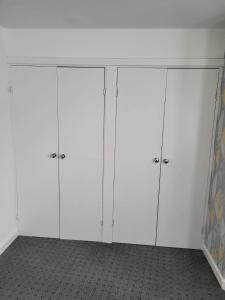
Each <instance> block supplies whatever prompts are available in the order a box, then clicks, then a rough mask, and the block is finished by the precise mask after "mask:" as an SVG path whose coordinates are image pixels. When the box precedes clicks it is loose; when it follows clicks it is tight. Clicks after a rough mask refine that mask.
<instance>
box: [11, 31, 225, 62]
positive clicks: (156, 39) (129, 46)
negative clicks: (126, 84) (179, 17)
mask: <svg viewBox="0 0 225 300" xmlns="http://www.w3.org/2000/svg"><path fill="white" fill-rule="evenodd" d="M7 33H8V38H7V43H6V52H7V55H8V56H20V57H92V58H94V57H95V58H96V57H97V58H223V57H224V49H225V30H223V29H215V30H212V29H211V30H207V29H185V30H183V29H173V30H172V29H166V30H162V29H156V30H155V29H154V30H150V29H143V30H135V29H129V30H124V29H123V30H113V29H112V30H109V29H105V30H97V29H92V30H89V29H79V30H73V29H71V30H70V29H8V30H7Z"/></svg>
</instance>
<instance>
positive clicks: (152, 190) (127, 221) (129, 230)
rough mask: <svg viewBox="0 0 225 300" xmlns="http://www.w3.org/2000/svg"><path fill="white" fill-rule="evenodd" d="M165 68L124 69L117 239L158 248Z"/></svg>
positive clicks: (120, 72)
mask: <svg viewBox="0 0 225 300" xmlns="http://www.w3.org/2000/svg"><path fill="white" fill-rule="evenodd" d="M165 85H166V70H159V69H148V68H119V70H118V98H117V121H116V155H115V185H114V230H113V241H114V242H121V243H135V244H146V245H154V244H155V238H156V223H157V204H158V188H159V173H160V163H154V162H153V159H154V157H156V158H159V159H160V155H161V143H162V127H163V111H164V100H165Z"/></svg>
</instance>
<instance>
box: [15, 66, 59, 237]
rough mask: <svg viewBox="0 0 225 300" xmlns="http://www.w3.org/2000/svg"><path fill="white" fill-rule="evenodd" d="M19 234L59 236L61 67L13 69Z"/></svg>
mask: <svg viewBox="0 0 225 300" xmlns="http://www.w3.org/2000/svg"><path fill="white" fill-rule="evenodd" d="M10 77H11V78H10V79H11V83H12V86H13V95H12V119H13V130H14V142H15V149H16V150H15V154H16V171H17V190H18V217H19V231H20V234H22V235H30V236H40V237H59V194H58V161H57V157H56V158H51V157H50V156H51V154H52V153H56V154H57V152H58V132H57V126H58V125H57V73H56V68H48V67H12V68H11V72H10Z"/></svg>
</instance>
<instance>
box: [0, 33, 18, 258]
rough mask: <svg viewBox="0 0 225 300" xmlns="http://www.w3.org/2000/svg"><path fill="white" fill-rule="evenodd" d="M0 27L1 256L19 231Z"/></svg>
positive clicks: (5, 67)
mask: <svg viewBox="0 0 225 300" xmlns="http://www.w3.org/2000/svg"><path fill="white" fill-rule="evenodd" d="M3 46H4V45H3V30H2V28H1V27H0V254H1V252H2V251H3V250H4V247H5V245H6V244H7V242H8V241H9V240H10V239H11V238H12V236H13V235H14V234H15V233H16V231H17V226H16V193H15V177H14V176H15V174H14V160H13V147H12V135H11V121H10V108H9V101H8V93H7V85H8V84H7V73H8V67H7V64H6V57H5V53H4V47H3Z"/></svg>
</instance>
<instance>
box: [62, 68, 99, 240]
mask: <svg viewBox="0 0 225 300" xmlns="http://www.w3.org/2000/svg"><path fill="white" fill-rule="evenodd" d="M58 84H59V87H58V95H59V96H58V97H59V104H58V107H59V142H60V146H59V149H60V154H65V156H66V157H65V159H60V160H59V163H60V165H59V171H60V224H61V233H60V236H61V238H65V239H76V240H89V241H100V240H101V220H102V180H103V121H104V95H103V89H104V68H58Z"/></svg>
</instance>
